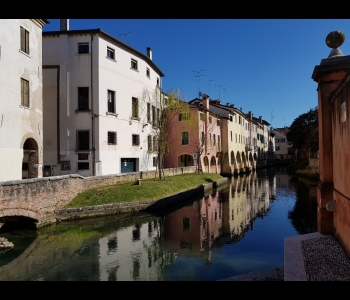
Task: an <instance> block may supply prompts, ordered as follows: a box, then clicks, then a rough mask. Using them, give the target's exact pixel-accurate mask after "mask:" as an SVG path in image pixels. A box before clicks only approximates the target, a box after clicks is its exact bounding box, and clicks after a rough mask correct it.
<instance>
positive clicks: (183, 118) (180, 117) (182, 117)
mask: <svg viewBox="0 0 350 300" xmlns="http://www.w3.org/2000/svg"><path fill="white" fill-rule="evenodd" d="M189 118H190V114H188V113H186V114H179V121H185V120H189Z"/></svg>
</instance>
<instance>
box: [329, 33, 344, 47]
mask: <svg viewBox="0 0 350 300" xmlns="http://www.w3.org/2000/svg"><path fill="white" fill-rule="evenodd" d="M344 41H345V34H344V32H342V31H341V30H335V31H332V32H330V33H329V34H328V35H327V37H326V44H327V46H328V47H329V48H333V49H335V48H338V47H340V46H341V45H342V44H343V43H344Z"/></svg>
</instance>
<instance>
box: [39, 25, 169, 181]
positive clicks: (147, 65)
mask: <svg viewBox="0 0 350 300" xmlns="http://www.w3.org/2000/svg"><path fill="white" fill-rule="evenodd" d="M61 29H62V30H61V31H54V32H44V33H43V69H44V70H43V72H44V172H45V174H44V176H52V175H66V174H79V175H82V176H95V175H107V174H116V173H124V172H135V171H147V170H153V169H156V166H155V159H156V154H155V153H154V152H153V151H152V149H149V147H148V146H149V143H148V140H149V137H148V136H151V139H152V141H153V137H154V136H155V133H156V131H157V126H156V125H157V118H158V115H159V109H160V101H161V100H160V97H155V95H156V91H157V90H160V88H161V79H162V77H163V76H164V74H163V73H162V71H161V70H160V69H159V68H158V67H157V66H156V65H155V64H154V63H153V61H152V50H151V48H147V49H145V50H146V54H143V53H141V52H139V51H137V50H135V49H133V48H132V47H130V46H129V45H127V44H125V43H123V42H121V41H119V40H117V39H116V38H114V37H113V36H110V35H109V34H107V33H105V32H104V31H102V30H100V29H93V30H69V26H67V24H66V28H61ZM64 29H66V30H64ZM158 95H159V94H158Z"/></svg>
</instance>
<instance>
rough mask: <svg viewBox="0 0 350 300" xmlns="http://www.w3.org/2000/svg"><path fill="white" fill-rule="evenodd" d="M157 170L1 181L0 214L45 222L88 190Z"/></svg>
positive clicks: (180, 170)
mask: <svg viewBox="0 0 350 300" xmlns="http://www.w3.org/2000/svg"><path fill="white" fill-rule="evenodd" d="M195 168H196V167H182V168H170V169H165V170H164V175H165V176H173V175H180V174H185V173H193V172H195ZM155 176H157V174H156V173H155V171H148V172H133V173H125V174H114V175H103V176H94V177H82V176H80V175H75V174H71V175H65V176H53V177H43V178H34V179H24V180H14V181H5V182H0V217H3V216H18V215H20V216H26V217H30V218H33V219H36V220H38V221H39V223H42V224H45V223H46V222H49V223H51V222H52V221H53V215H54V213H55V212H56V211H57V210H59V209H61V208H63V206H64V205H66V204H67V203H69V202H70V201H71V200H72V199H73V198H74V197H75V196H76V195H77V194H78V193H80V192H83V191H85V190H88V189H91V188H96V187H104V186H109V185H113V184H116V183H121V182H132V181H136V180H138V179H140V178H141V177H142V179H151V178H155Z"/></svg>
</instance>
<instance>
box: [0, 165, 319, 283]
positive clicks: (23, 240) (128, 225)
mask: <svg viewBox="0 0 350 300" xmlns="http://www.w3.org/2000/svg"><path fill="white" fill-rule="evenodd" d="M316 231H317V200H316V185H315V183H312V182H309V181H308V180H305V179H300V178H299V179H295V178H294V179H293V178H292V177H291V176H290V175H288V172H287V170H286V169H283V168H277V167H276V168H270V169H266V170H259V171H256V172H253V173H251V174H249V175H242V176H238V177H233V178H232V179H231V180H230V181H229V183H228V184H226V185H224V186H221V187H220V188H218V189H215V190H212V191H210V192H209V193H207V194H205V195H204V196H203V195H201V196H198V197H196V198H191V199H187V200H185V201H184V202H182V203H181V204H178V205H177V206H172V207H168V208H167V209H166V211H165V210H163V211H147V212H143V213H139V214H136V215H133V216H132V217H131V216H127V215H116V216H109V217H103V218H94V219H89V220H79V221H69V222H63V223H60V224H57V225H52V226H47V227H44V228H41V229H39V230H30V229H17V230H13V231H9V232H0V236H3V237H5V238H7V239H8V240H9V241H10V242H13V243H14V244H15V248H14V249H10V250H7V251H4V250H3V251H2V252H1V251H0V280H2V281H4V280H11V281H12V280H26V281H69V280H89V281H211V280H220V279H224V278H227V277H231V276H236V275H240V274H245V273H249V272H253V271H258V270H265V269H269V268H273V267H277V266H282V265H283V264H284V238H286V237H290V236H296V235H300V234H306V233H311V232H316Z"/></svg>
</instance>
